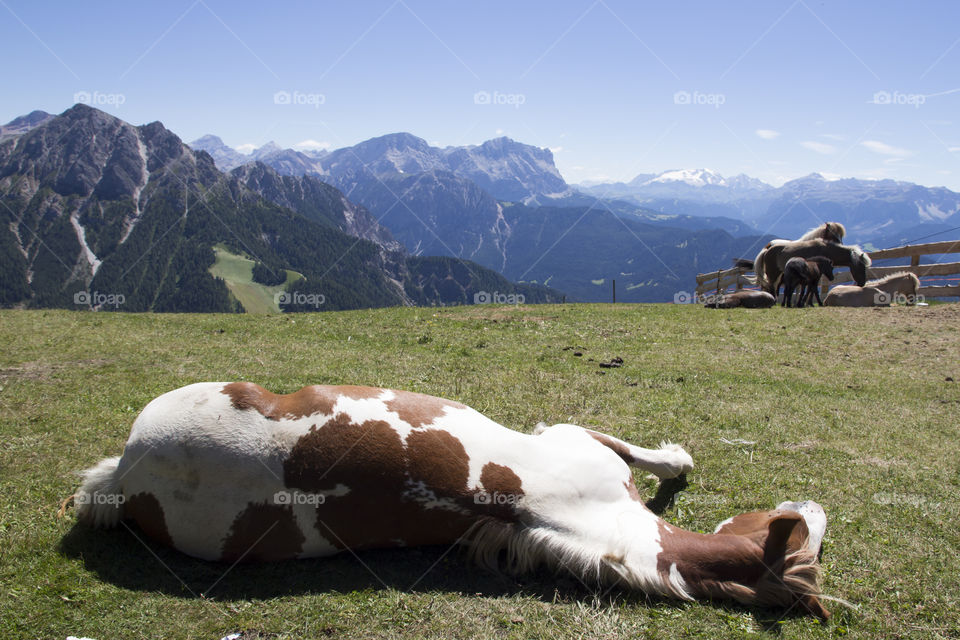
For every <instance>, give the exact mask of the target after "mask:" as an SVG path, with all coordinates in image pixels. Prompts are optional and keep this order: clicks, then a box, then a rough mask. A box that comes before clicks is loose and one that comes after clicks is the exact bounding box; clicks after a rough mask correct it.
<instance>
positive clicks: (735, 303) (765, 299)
mask: <svg viewBox="0 0 960 640" xmlns="http://www.w3.org/2000/svg"><path fill="white" fill-rule="evenodd" d="M776 303H777V300H776V298H774V297H773V296H772V295H771V294H769V293H767V292H766V291H735V292H733V293H725V294H723V295H720V296H717V297H715V298H712V299H711V300H709V301H707V303H706V304H704V305H703V306H704V307H706V308H707V309H734V308H736V307H744V308H745V309H769V308H770V307H772V306H773V305H775V304H776Z"/></svg>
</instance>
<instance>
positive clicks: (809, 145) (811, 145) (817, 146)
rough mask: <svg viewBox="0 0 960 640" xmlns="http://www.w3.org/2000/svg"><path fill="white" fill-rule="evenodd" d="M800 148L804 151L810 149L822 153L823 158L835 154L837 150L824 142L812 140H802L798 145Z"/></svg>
mask: <svg viewBox="0 0 960 640" xmlns="http://www.w3.org/2000/svg"><path fill="white" fill-rule="evenodd" d="M800 146H801V147H803V148H804V149H810V151H816V152H817V153H822V154H823V155H825V156H829V155H831V154H834V153H836V152H837V148H836V147H835V146H833V145H832V144H826V143H824V142H815V141H813V140H804V141H803V142H801V143H800Z"/></svg>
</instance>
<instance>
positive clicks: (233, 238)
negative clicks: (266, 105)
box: [0, 105, 560, 311]
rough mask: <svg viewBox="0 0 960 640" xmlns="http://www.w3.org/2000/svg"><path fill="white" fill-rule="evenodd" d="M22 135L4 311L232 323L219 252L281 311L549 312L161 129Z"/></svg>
mask: <svg viewBox="0 0 960 640" xmlns="http://www.w3.org/2000/svg"><path fill="white" fill-rule="evenodd" d="M31 115H33V114H31ZM30 120H31V121H30V122H25V123H21V124H20V126H18V127H17V130H18V131H19V133H17V134H11V135H10V136H8V137H7V139H5V140H4V141H3V142H0V194H2V195H0V203H2V205H3V206H2V207H0V219H2V225H0V272H2V273H3V279H2V283H0V304H3V305H7V306H9V305H17V306H33V307H68V308H77V305H80V306H89V305H90V304H91V303H93V304H96V303H97V300H99V298H98V295H100V296H104V295H105V296H107V297H108V298H109V299H110V300H114V301H122V305H123V306H122V308H123V309H124V310H128V311H147V310H152V311H237V310H241V305H240V304H239V302H238V301H237V299H236V298H235V297H234V296H233V294H232V293H231V290H230V289H228V287H227V283H226V282H225V281H224V280H221V279H219V278H215V277H214V276H213V275H211V272H210V269H211V267H213V266H214V263H215V262H216V260H217V253H216V251H215V250H222V251H227V252H229V253H232V254H236V255H242V256H246V257H247V258H248V259H250V260H252V261H254V262H255V265H256V266H255V268H254V277H257V276H256V274H257V273H258V271H259V272H260V273H261V274H262V273H267V274H268V277H269V276H270V274H273V275H274V276H276V275H277V274H280V275H281V276H283V275H284V274H285V272H288V271H292V272H295V273H296V274H298V275H299V278H298V279H297V280H296V281H295V282H292V283H290V284H289V286H288V287H287V292H288V293H289V294H296V295H292V296H291V299H292V300H293V301H294V302H296V301H297V300H299V299H304V300H306V299H309V300H315V301H316V300H322V301H323V303H322V304H323V306H322V308H323V309H346V308H361V307H370V306H388V305H397V304H450V303H467V302H472V301H473V297H474V296H475V295H476V294H478V293H483V292H491V291H496V292H499V293H502V294H504V295H509V294H521V295H523V296H524V298H525V299H526V300H528V301H530V302H543V301H557V300H559V299H560V294H559V293H558V292H555V291H552V290H550V289H548V288H545V287H537V286H528V285H514V284H512V283H510V282H508V281H507V280H506V279H504V278H503V277H502V276H501V275H499V274H497V273H495V272H493V271H491V270H489V269H485V268H483V267H481V266H480V265H476V264H472V263H468V262H464V261H460V260H456V259H453V258H436V259H432V260H424V259H423V258H419V257H413V256H410V255H408V254H406V253H405V252H403V251H400V250H398V245H397V244H396V242H395V241H394V240H393V239H392V237H391V236H390V234H389V232H388V231H387V230H385V229H383V228H382V227H380V226H379V225H378V224H377V223H376V221H375V220H373V218H372V217H371V215H370V214H369V212H367V211H365V210H364V209H362V208H361V207H359V206H357V205H355V204H353V203H352V202H349V201H348V200H347V199H346V198H344V197H343V194H341V193H340V192H338V191H337V190H336V189H335V188H333V187H331V186H329V185H327V184H324V183H322V182H320V181H319V180H316V179H314V178H309V177H307V178H293V177H289V178H285V177H281V176H279V175H278V174H276V172H274V171H273V170H272V169H269V168H268V167H266V166H265V165H260V166H254V167H245V168H243V169H242V170H240V171H238V172H237V173H236V174H225V173H223V172H221V171H220V170H218V169H217V167H216V165H215V163H214V160H213V158H212V157H211V156H210V155H208V154H207V153H205V152H202V151H194V150H192V149H191V148H190V147H188V146H187V145H185V144H183V142H182V141H181V140H180V139H179V138H178V137H177V136H176V135H174V134H173V133H172V132H170V131H168V130H167V129H166V128H164V127H163V125H162V124H161V123H159V122H153V123H150V124H147V125H142V126H134V125H131V124H129V123H126V122H124V121H122V120H120V119H118V118H115V117H113V116H110V115H108V114H106V113H104V112H102V111H99V110H97V109H94V108H91V107H88V106H85V105H75V106H74V107H72V108H70V109H68V110H67V111H65V112H64V113H62V114H60V115H59V116H56V117H49V118H44V117H33V118H31V119H30ZM15 123H17V121H14V123H11V125H8V126H10V127H12V126H13V125H14V124H15ZM5 129H6V127H5ZM261 192H262V193H261ZM280 280H281V281H282V280H283V277H281V278H280ZM94 294H97V295H94ZM108 304H109V303H108ZM115 306H119V305H115ZM314 306H316V305H314ZM291 308H296V307H291Z"/></svg>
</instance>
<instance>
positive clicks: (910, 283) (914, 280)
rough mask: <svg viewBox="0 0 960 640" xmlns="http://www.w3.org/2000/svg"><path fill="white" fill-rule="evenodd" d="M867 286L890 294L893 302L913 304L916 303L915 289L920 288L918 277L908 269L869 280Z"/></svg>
mask: <svg viewBox="0 0 960 640" xmlns="http://www.w3.org/2000/svg"><path fill="white" fill-rule="evenodd" d="M866 286H868V287H876V288H877V289H880V290H881V291H884V292H886V293H887V294H889V295H890V299H891V300H892V301H893V302H901V301H902V302H906V304H909V305H913V304H916V303H917V290H918V289H920V278H918V277H917V276H916V275H914V274H912V273H910V272H909V271H898V272H897V273H891V274H890V275H888V276H886V277H885V278H880V279H878V280H871V281H870V282H868V283H867V284H866Z"/></svg>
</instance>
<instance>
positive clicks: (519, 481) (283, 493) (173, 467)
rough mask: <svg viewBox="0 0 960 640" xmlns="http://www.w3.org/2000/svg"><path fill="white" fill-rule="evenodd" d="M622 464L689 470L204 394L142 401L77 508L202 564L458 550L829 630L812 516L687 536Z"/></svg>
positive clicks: (425, 418) (582, 441)
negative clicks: (818, 620)
mask: <svg viewBox="0 0 960 640" xmlns="http://www.w3.org/2000/svg"><path fill="white" fill-rule="evenodd" d="M631 466H633V467H638V468H640V469H644V470H646V471H650V472H652V473H654V474H656V475H657V476H659V477H660V478H672V477H676V476H678V475H680V474H682V473H685V472H687V471H689V470H690V469H692V468H693V461H692V460H691V458H690V456H689V455H688V454H687V453H686V452H685V451H684V450H683V449H682V448H681V447H680V446H678V445H673V444H665V445H662V446H661V448H660V449H657V450H651V449H642V448H640V447H636V446H633V445H631V444H628V443H626V442H623V441H622V440H618V439H616V438H613V437H611V436H608V435H604V434H601V433H598V432H595V431H590V430H589V429H583V428H580V427H577V426H574V425H569V424H558V425H554V426H551V427H547V426H546V425H543V424H541V425H538V427H537V429H536V431H535V434H534V435H528V434H523V433H520V432H517V431H513V430H510V429H507V428H505V427H502V426H500V425H499V424H497V423H495V422H493V421H492V420H490V419H488V418H486V417H485V416H483V415H481V414H480V413H478V412H476V411H474V410H473V409H471V408H469V407H467V406H464V405H462V404H459V403H456V402H451V401H448V400H443V399H440V398H434V397H431V396H425V395H420V394H417V393H410V392H406V391H392V390H388V389H374V388H367V387H349V386H347V387H331V386H311V387H304V388H303V389H301V390H299V391H297V392H296V393H291V394H288V395H276V394H273V393H270V392H269V391H267V390H265V389H263V388H262V387H259V386H257V385H255V384H252V383H249V382H236V383H200V384H193V385H190V386H187V387H183V388H182V389H178V390H176V391H171V392H169V393H166V394H164V395H162V396H160V397H159V398H157V399H155V400H153V401H152V402H150V403H149V404H148V405H147V407H146V408H145V409H144V410H143V412H142V413H141V414H140V415H139V417H138V418H137V419H136V421H135V422H134V425H133V429H132V431H131V434H130V438H129V439H128V441H127V444H126V447H125V448H124V451H123V456H122V457H120V458H109V459H106V460H103V461H102V462H100V464H98V465H97V466H95V467H93V468H91V469H89V470H87V471H86V472H85V480H84V482H83V485H82V486H81V488H80V489H79V491H78V493H77V494H76V495H75V503H76V505H77V515H78V518H79V520H80V521H81V522H83V523H86V524H89V525H93V526H101V527H107V526H113V525H116V524H117V523H118V522H119V521H120V520H121V519H122V518H127V519H130V520H133V521H135V522H136V523H137V524H138V525H139V526H140V528H141V529H142V530H143V531H144V532H145V533H146V534H147V535H148V536H149V537H151V538H153V539H154V540H156V541H158V542H161V543H164V544H167V545H170V546H172V547H174V548H176V549H179V550H180V551H182V552H184V553H187V554H190V555H192V556H196V557H198V558H204V559H208V560H221V561H224V562H236V561H271V560H284V559H288V558H304V557H316V556H327V555H332V554H335V553H338V552H340V551H342V550H345V549H351V550H359V549H370V548H383V547H404V546H414V545H427V544H454V543H459V544H463V545H465V546H466V547H468V548H469V549H470V551H471V553H472V555H473V556H474V558H475V559H476V560H478V561H480V562H481V563H484V564H488V565H492V566H496V565H497V564H498V562H499V558H500V553H501V552H505V557H506V560H507V564H508V568H509V569H511V570H516V571H520V570H527V569H530V568H532V567H534V566H536V565H540V564H546V565H551V566H553V567H555V568H557V569H564V570H567V571H570V572H572V573H574V574H576V575H577V576H579V577H581V578H582V579H584V580H588V579H590V580H599V581H600V582H602V583H607V584H620V585H623V586H627V587H630V588H634V589H638V590H642V591H643V592H646V593H649V594H659V595H663V596H668V597H674V598H682V599H693V598H706V599H710V598H723V599H732V600H736V601H739V602H742V603H746V604H751V605H769V606H779V607H791V606H793V605H795V604H799V606H800V607H801V610H802V611H803V610H805V611H806V612H809V613H812V614H815V615H818V616H821V617H824V618H825V617H827V616H828V615H829V614H828V613H827V611H826V610H825V609H824V608H823V606H822V605H821V602H820V598H821V596H820V589H819V573H820V566H819V563H818V559H817V554H818V552H819V550H820V544H821V540H822V538H823V534H824V530H825V528H826V516H825V515H824V513H823V510H822V509H821V508H820V506H819V505H817V504H816V503H814V502H809V501H808V502H799V503H797V502H785V503H783V504H781V505H780V506H779V507H778V508H777V509H775V510H773V511H763V512H756V513H746V514H742V515H739V516H736V517H734V518H731V519H729V520H727V521H726V522H724V523H722V524H721V526H719V527H718V529H717V532H716V533H714V534H709V535H707V534H700V533H693V532H690V531H684V530H682V529H679V528H677V527H674V526H672V525H670V524H668V523H667V522H665V521H663V520H662V519H660V518H659V517H657V516H656V515H655V514H654V513H652V512H651V511H650V510H649V509H647V508H646V506H644V503H643V501H642V500H641V499H640V496H639V493H638V491H637V488H636V486H635V485H634V481H633V475H632V473H631V471H630V467H631Z"/></svg>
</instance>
